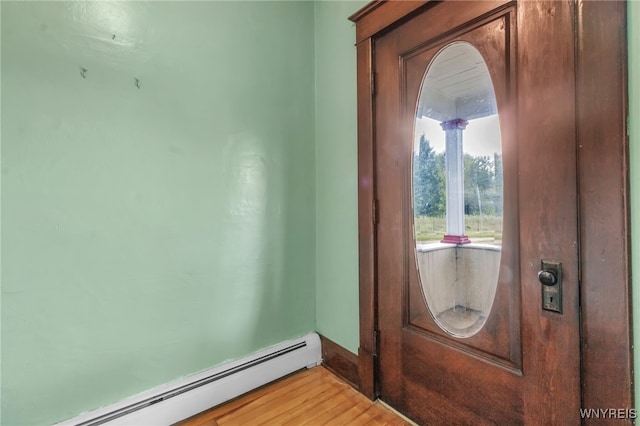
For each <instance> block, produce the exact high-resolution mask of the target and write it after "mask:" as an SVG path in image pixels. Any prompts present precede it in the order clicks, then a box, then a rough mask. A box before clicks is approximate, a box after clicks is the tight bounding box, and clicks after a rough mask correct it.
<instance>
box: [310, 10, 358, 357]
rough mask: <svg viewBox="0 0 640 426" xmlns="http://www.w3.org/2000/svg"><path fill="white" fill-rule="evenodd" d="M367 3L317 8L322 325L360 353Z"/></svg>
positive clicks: (318, 248)
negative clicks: (360, 78) (361, 65)
mask: <svg viewBox="0 0 640 426" xmlns="http://www.w3.org/2000/svg"><path fill="white" fill-rule="evenodd" d="M365 4H366V2H365V1H357V2H352V1H340V2H336V1H318V2H316V3H315V73H316V80H315V83H316V102H315V105H316V324H317V327H318V331H319V332H320V333H321V334H323V335H325V336H326V337H328V338H330V339H332V340H333V341H335V342H336V343H338V344H340V345H342V346H344V347H345V348H347V349H349V350H350V351H352V352H354V353H357V351H358V345H359V334H358V327H359V326H358V321H359V319H358V185H357V183H358V158H357V120H356V112H357V111H356V108H357V105H356V49H355V47H354V43H355V25H354V24H353V23H351V22H350V21H348V20H347V17H348V16H349V15H351V14H352V13H353V12H355V11H356V10H358V9H359V8H360V7H362V6H363V5H365Z"/></svg>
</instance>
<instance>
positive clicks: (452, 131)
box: [440, 118, 471, 244]
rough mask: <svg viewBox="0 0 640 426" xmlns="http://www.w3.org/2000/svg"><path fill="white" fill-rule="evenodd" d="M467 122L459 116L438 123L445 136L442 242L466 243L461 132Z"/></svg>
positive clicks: (467, 239) (467, 241)
mask: <svg viewBox="0 0 640 426" xmlns="http://www.w3.org/2000/svg"><path fill="white" fill-rule="evenodd" d="M467 124H468V122H467V121H466V120H463V119H461V118H456V119H454V120H450V121H445V122H443V123H440V126H441V127H442V130H444V132H445V136H446V139H445V140H446V154H445V155H446V176H447V179H446V187H447V233H446V234H445V236H444V238H443V239H442V242H443V243H453V244H468V243H470V242H471V241H469V238H468V237H467V236H466V235H465V230H464V153H463V151H462V132H463V131H464V129H465V128H466V127H467Z"/></svg>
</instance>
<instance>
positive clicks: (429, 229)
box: [414, 215, 502, 244]
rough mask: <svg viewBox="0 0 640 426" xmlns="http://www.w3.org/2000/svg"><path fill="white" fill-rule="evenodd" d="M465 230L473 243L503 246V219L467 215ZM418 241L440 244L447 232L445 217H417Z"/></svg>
mask: <svg viewBox="0 0 640 426" xmlns="http://www.w3.org/2000/svg"><path fill="white" fill-rule="evenodd" d="M464 223H465V226H464V228H465V230H466V234H467V236H468V237H469V239H470V240H471V241H473V242H478V243H488V244H501V243H502V217H501V216H485V215H482V216H480V215H476V216H471V215H465V216H464ZM414 225H415V231H416V240H417V241H419V242H421V243H430V242H438V241H440V240H442V237H443V236H444V234H445V232H446V227H447V225H446V219H445V218H444V217H431V216H417V217H416V218H415V221H414Z"/></svg>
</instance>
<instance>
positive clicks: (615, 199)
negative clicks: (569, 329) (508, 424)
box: [351, 1, 633, 421]
mask: <svg viewBox="0 0 640 426" xmlns="http://www.w3.org/2000/svg"><path fill="white" fill-rule="evenodd" d="M430 3H431V2H428V1H421V2H394V1H388V2H384V1H383V2H372V3H371V4H370V5H368V6H367V7H365V8H363V9H362V10H361V11H360V12H358V13H356V14H355V15H353V16H352V17H351V19H352V20H353V21H355V22H356V23H357V26H356V38H357V60H358V123H359V125H358V129H359V130H358V160H359V178H360V179H359V182H360V191H359V216H360V221H359V234H360V244H359V246H360V289H361V291H360V316H361V322H360V324H361V326H360V336H361V338H360V341H361V342H360V348H359V372H360V388H361V390H362V391H363V392H364V393H365V394H367V395H368V396H369V397H371V398H373V397H374V396H375V383H376V380H378V378H377V376H376V371H375V362H376V355H377V334H376V329H377V311H376V309H377V302H376V300H377V296H378V294H377V291H378V288H377V287H376V285H375V283H376V281H377V280H378V278H379V277H378V276H377V274H376V271H377V268H376V267H377V265H376V256H375V254H376V247H377V246H376V245H377V244H379V242H378V235H377V234H376V226H375V225H374V221H375V216H376V213H375V204H376V201H375V189H376V185H377V184H378V182H377V180H376V176H375V170H374V164H375V162H374V160H375V149H374V131H373V129H374V79H373V78H372V69H373V58H374V55H375V54H376V51H375V40H376V39H377V38H378V37H379V36H380V35H381V34H384V33H385V32H387V31H388V30H389V28H393V27H394V26H395V25H397V23H398V22H405V21H406V20H407V19H408V17H411V16H415V15H416V14H418V13H420V12H421V11H423V10H424V9H425V8H428V7H430ZM527 4H528V5H527ZM517 7H518V8H519V9H518V13H524V8H525V7H529V8H535V10H529V11H528V12H527V13H530V14H531V13H535V14H537V16H538V17H539V19H541V20H542V19H550V18H549V17H551V18H553V17H554V16H558V14H560V15H561V14H563V13H567V12H566V11H567V10H570V11H571V13H573V11H575V12H576V19H575V23H576V26H575V28H574V27H571V28H569V29H568V31H570V32H573V31H575V34H576V37H577V40H576V42H575V44H573V43H572V44H571V45H569V44H566V43H564V44H563V46H564V47H563V48H564V49H565V50H566V52H567V55H568V57H573V58H574V59H575V61H573V62H574V63H575V64H576V67H577V80H576V83H575V85H574V87H575V88H577V90H576V92H575V99H576V101H577V103H576V105H577V107H576V109H575V110H574V111H570V110H568V111H566V112H565V113H566V114H569V115H572V114H573V116H574V117H575V121H574V126H575V127H574V130H572V132H575V133H574V136H573V137H574V138H577V145H578V147H577V149H576V150H575V151H574V157H573V158H574V160H575V161H574V162H573V164H574V166H575V165H577V172H576V170H575V169H574V170H573V171H571V170H568V172H569V173H577V174H578V176H579V184H578V198H579V199H578V200H576V199H575V198H574V199H573V200H572V199H569V200H565V199H561V198H562V197H559V198H560V199H554V200H553V201H558V202H560V203H576V204H577V203H578V201H579V205H580V212H581V215H580V222H579V224H578V226H577V227H578V228H579V229H580V235H579V238H578V236H577V235H576V238H575V241H576V243H579V244H580V246H581V251H580V258H579V259H580V264H581V281H582V286H581V288H580V289H576V291H578V290H579V292H580V294H579V295H574V296H573V297H570V298H572V299H573V300H578V301H581V304H576V306H575V308H576V309H579V311H580V314H581V315H582V318H583V321H582V333H581V334H582V340H581V344H582V345H583V351H582V354H583V362H582V365H581V370H582V374H581V377H582V383H583V388H584V389H583V392H582V403H581V406H582V407H584V408H609V407H618V408H625V407H632V406H633V395H632V387H631V372H632V368H631V364H632V358H631V338H630V332H631V329H630V322H629V320H630V307H629V301H630V299H629V263H628V259H629V257H628V256H629V253H628V207H627V203H626V200H627V197H628V189H627V188H628V174H627V170H628V164H627V156H626V150H627V138H626V133H625V131H624V129H625V123H626V91H625V90H626V55H625V52H626V39H625V31H624V28H625V25H624V23H625V21H626V14H625V12H626V8H625V4H624V3H622V2H575V3H572V2H563V3H560V2H524V3H522V4H518V6H517ZM519 30H520V31H522V30H523V29H522V28H519ZM535 32H536V31H534V30H533V29H531V31H530V33H529V37H532V34H534V33H535ZM537 32H538V33H539V32H540V29H539V28H538V29H537ZM555 36H556V35H553V34H550V35H549V36H548V37H546V40H547V43H549V44H553V45H554V46H548V47H553V48H555V44H554V42H555V41H556V40H554V37H555ZM518 37H519V39H518V40H519V42H520V43H523V42H524V41H525V40H526V38H527V37H528V36H527V33H526V31H524V32H523V33H522V34H520V33H519V34H518ZM526 54H527V52H519V53H518V55H519V59H520V61H522V60H523V58H524V57H525V56H526ZM596 58H597V59H596ZM569 62H571V61H569ZM548 65H549V64H546V65H545V64H543V63H541V64H538V67H540V68H544V67H545V66H548ZM519 66H520V67H521V68H525V70H524V71H523V70H521V72H526V73H527V74H525V75H522V76H519V78H521V79H523V80H522V81H520V83H519V84H522V85H525V87H526V85H530V87H531V88H535V87H539V85H540V84H541V83H540V81H536V78H537V76H538V75H537V74H536V67H535V66H533V67H530V64H526V66H524V67H523V64H522V63H520V64H519ZM527 67H530V68H529V69H528V71H527V70H526V68H527ZM540 68H538V69H540ZM572 72H573V70H572ZM379 84H381V83H380V82H379V81H378V82H377V85H379ZM549 95H550V93H549V92H547V93H546V94H541V95H540V96H549ZM594 99H603V100H604V102H594ZM519 107H520V108H525V109H526V108H531V109H530V111H531V112H532V113H533V114H535V113H536V108H537V111H540V107H539V106H538V107H536V106H535V105H529V104H526V102H525V103H524V104H521V105H519ZM376 108H379V106H378V105H376ZM547 119H548V118H547ZM576 129H577V130H576ZM586 129H588V131H587V130H586ZM531 130H533V131H534V132H536V133H539V130H540V129H539V128H538V127H536V128H535V129H528V131H531ZM567 131H571V130H569V129H567ZM542 133H544V132H542ZM521 136H522V135H519V137H521ZM524 136H525V137H526V135H524ZM602 142H605V143H604V144H603V143H602ZM547 143H548V144H551V143H552V142H551V141H547ZM539 148H540V147H537V148H536V147H535V146H529V145H528V146H527V147H526V148H525V151H523V152H521V153H520V157H521V158H523V156H524V155H526V153H527V151H526V149H530V150H535V149H539ZM585 148H587V149H585ZM529 153H530V152H529ZM525 158H526V157H525ZM562 166H563V167H564V166H565V164H562ZM529 167H531V168H533V167H535V165H530V166H529ZM570 167H571V165H570ZM534 171H535V170H533V169H531V170H528V171H527V173H533V172H534ZM611 188H622V189H623V190H622V191H618V190H613V191H612V190H611ZM543 192H544V191H542V190H540V191H538V192H537V195H536V193H534V194H533V196H532V198H530V199H528V200H525V201H522V202H521V207H527V208H533V207H536V205H537V203H538V202H547V201H548V200H549V199H548V197H547V196H546V194H545V197H544V198H543V199H541V198H540V197H541V195H542V194H543ZM603 200H606V201H603ZM574 205H575V204H574ZM605 205H606V207H604V206H605ZM532 206H533V207H532ZM380 213H382V212H380ZM532 219H533V221H534V223H535V222H536V219H535V218H532ZM544 225H545V224H544V223H543V220H542V219H540V218H538V221H537V226H540V227H542V226H544ZM524 235H525V233H523V236H524ZM534 236H535V226H534V227H533V228H532V229H531V231H528V234H527V238H528V241H527V242H525V245H526V244H530V245H531V246H533V245H536V244H539V242H536V241H535V239H534V238H533V237H534ZM563 244H564V239H562V241H560V240H558V241H552V242H549V246H554V245H556V246H557V245H563ZM570 245H571V244H570ZM552 248H553V247H552ZM530 249H531V248H528V249H527V248H526V247H525V251H526V250H530ZM539 249H540V247H537V246H536V247H535V259H536V262H534V261H533V257H534V256H533V255H526V253H525V254H524V255H523V256H522V257H521V259H522V267H523V271H524V270H525V269H526V268H533V269H535V270H536V271H537V268H538V267H539V263H538V262H539V258H540V250H539ZM569 250H571V248H569ZM532 262H533V265H531V263H532ZM536 263H538V264H536ZM576 268H577V267H576ZM524 275H526V274H525V273H524V272H523V276H524ZM608 277H610V279H608ZM522 289H523V292H527V291H529V292H534V291H535V292H539V284H538V283H537V281H535V280H529V281H528V282H523V284H522ZM605 300H606V302H605ZM527 309H528V308H526V307H525V313H524V317H523V318H524V321H523V326H524V327H538V328H539V330H541V333H539V334H538V335H539V336H541V337H542V338H544V339H547V338H548V336H547V335H546V334H545V333H548V332H549V329H548V328H547V327H546V325H545V324H540V323H538V324H536V321H532V320H531V319H530V318H529V317H528V315H529V314H528V313H527V312H528V311H527ZM530 309H531V311H532V312H533V310H537V309H539V306H532V307H530ZM536 315H537V312H536ZM527 318H529V319H527ZM527 321H528V324H525V323H526V322H527ZM545 321H546V322H547V323H548V321H549V320H548V319H547V320H545ZM556 332H557V333H560V335H562V332H563V331H562V330H560V331H556ZM556 338H559V336H556ZM569 338H570V339H572V338H574V336H572V335H569ZM560 340H562V339H560ZM587 341H588V343H587ZM561 349H562V346H558V347H556V348H555V349H553V350H561ZM541 350H548V349H541ZM526 356H527V353H525V357H526ZM526 364H527V361H526V359H525V365H526ZM558 368H562V366H561V365H558ZM552 377H553V376H552ZM538 384H539V382H538V381H532V382H530V383H529V384H528V385H527V386H531V387H535V386H537V385H538ZM586 384H588V386H586ZM549 398H551V397H549ZM547 402H549V403H551V404H554V403H555V402H554V401H553V400H551V399H550V400H549V401H547ZM427 408H429V407H427ZM535 410H536V407H535V406H526V407H525V408H524V411H525V413H528V414H527V415H529V416H533V415H534V414H535V415H537V414H538V413H536V412H535ZM536 419H537V420H540V421H543V418H540V417H537V418H536ZM537 420H536V421H537Z"/></svg>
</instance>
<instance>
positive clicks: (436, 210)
mask: <svg viewBox="0 0 640 426" xmlns="http://www.w3.org/2000/svg"><path fill="white" fill-rule="evenodd" d="M444 167H445V162H444V154H436V153H435V151H434V150H433V148H432V147H431V144H430V143H429V141H428V140H427V138H426V137H425V135H424V134H423V135H421V136H420V143H419V151H418V152H417V153H415V154H414V158H413V208H414V213H415V214H416V215H417V216H442V215H444V213H445V205H446V204H445V203H446V201H445V170H444Z"/></svg>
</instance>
